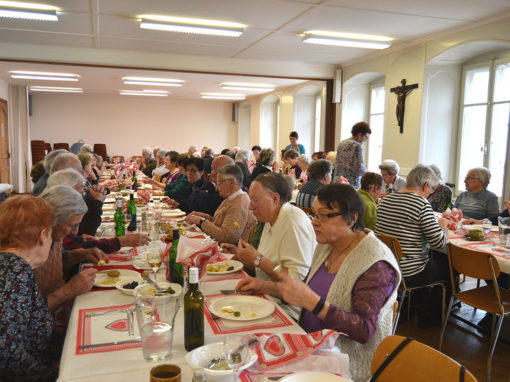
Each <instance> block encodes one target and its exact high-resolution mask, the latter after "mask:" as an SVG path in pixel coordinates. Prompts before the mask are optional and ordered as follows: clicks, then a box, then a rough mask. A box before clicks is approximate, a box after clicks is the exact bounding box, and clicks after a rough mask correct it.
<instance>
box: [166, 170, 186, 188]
mask: <svg viewBox="0 0 510 382" xmlns="http://www.w3.org/2000/svg"><path fill="white" fill-rule="evenodd" d="M181 175H182V172H180V171H177V172H176V173H173V174H168V178H166V182H165V185H167V184H170V183H173V182H175V181H176V180H177V179H179V177H180V176H181Z"/></svg>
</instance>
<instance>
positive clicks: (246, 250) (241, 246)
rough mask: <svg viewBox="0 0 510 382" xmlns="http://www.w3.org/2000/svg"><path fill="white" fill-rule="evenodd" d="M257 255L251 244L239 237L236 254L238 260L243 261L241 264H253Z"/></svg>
mask: <svg viewBox="0 0 510 382" xmlns="http://www.w3.org/2000/svg"><path fill="white" fill-rule="evenodd" d="M258 255H259V253H258V252H257V250H256V249H255V247H254V246H253V245H251V244H249V243H247V242H246V241H244V240H242V239H239V243H238V244H237V255H236V256H237V258H238V259H239V261H241V262H243V264H250V265H253V261H254V260H255V259H256V258H257V256H258Z"/></svg>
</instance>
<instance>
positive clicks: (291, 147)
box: [285, 131, 306, 155]
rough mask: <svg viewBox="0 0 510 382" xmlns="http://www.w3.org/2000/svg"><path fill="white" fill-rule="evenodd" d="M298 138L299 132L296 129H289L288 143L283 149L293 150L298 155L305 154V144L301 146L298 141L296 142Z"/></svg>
mask: <svg viewBox="0 0 510 382" xmlns="http://www.w3.org/2000/svg"><path fill="white" fill-rule="evenodd" d="M298 139H299V134H298V133H297V131H291V132H290V134H289V141H290V145H287V147H285V150H295V151H297V152H298V153H299V155H301V154H305V153H306V151H305V146H303V145H302V144H300V143H297V141H298Z"/></svg>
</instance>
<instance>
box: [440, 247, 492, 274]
mask: <svg viewBox="0 0 510 382" xmlns="http://www.w3.org/2000/svg"><path fill="white" fill-rule="evenodd" d="M448 247H449V248H448V253H449V255H450V259H451V262H452V266H453V268H455V269H456V270H457V271H459V272H460V273H462V274H464V275H466V276H469V277H473V278H475V279H484V280H492V278H493V276H495V277H496V278H497V277H498V276H499V273H500V270H499V265H498V262H497V261H496V260H495V259H494V258H493V256H492V255H491V254H490V253H485V252H480V251H475V250H473V249H469V248H465V247H461V246H457V245H453V244H451V243H450V245H449V246H448ZM491 263H492V267H491ZM492 269H494V275H493V272H492Z"/></svg>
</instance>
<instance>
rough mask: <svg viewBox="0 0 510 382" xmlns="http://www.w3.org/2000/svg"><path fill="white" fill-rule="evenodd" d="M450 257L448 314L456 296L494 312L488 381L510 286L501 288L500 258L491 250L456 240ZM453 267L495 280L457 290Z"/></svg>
mask: <svg viewBox="0 0 510 382" xmlns="http://www.w3.org/2000/svg"><path fill="white" fill-rule="evenodd" d="M448 261H449V263H450V279H451V280H450V281H451V283H452V297H451V298H450V303H449V304H448V310H447V313H446V317H447V318H448V316H449V315H450V312H451V309H452V306H453V302H454V300H455V299H458V300H459V301H461V302H463V303H465V304H467V305H470V306H472V307H473V308H476V309H481V310H484V311H486V312H487V313H490V314H492V330H491V347H490V350H489V357H488V359H487V381H490V379H491V373H492V355H493V354H494V349H495V347H496V343H497V341H498V337H499V332H500V331H501V325H502V324H503V319H504V318H505V315H507V314H509V313H510V290H507V289H502V288H500V287H499V285H498V280H497V278H498V277H499V274H500V270H499V265H498V262H497V260H496V259H495V258H494V257H493V256H492V255H491V254H490V253H485V252H480V251H475V250H472V249H468V248H464V247H459V246H456V245H453V244H450V245H449V246H448ZM454 269H455V270H456V271H458V272H459V273H461V274H464V275H466V276H469V277H473V278H477V279H485V280H492V285H486V286H484V287H477V288H473V289H469V290H464V291H460V292H455V276H454ZM445 329H446V321H445V322H444V323H443V328H442V330H441V337H440V339H439V349H441V347H442V345H443V337H444V331H445Z"/></svg>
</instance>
